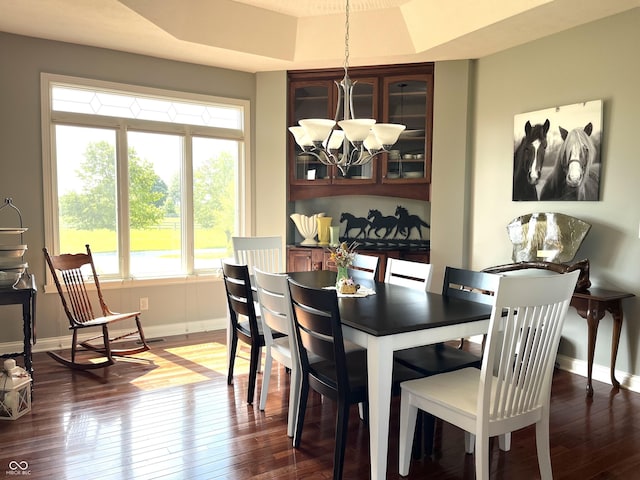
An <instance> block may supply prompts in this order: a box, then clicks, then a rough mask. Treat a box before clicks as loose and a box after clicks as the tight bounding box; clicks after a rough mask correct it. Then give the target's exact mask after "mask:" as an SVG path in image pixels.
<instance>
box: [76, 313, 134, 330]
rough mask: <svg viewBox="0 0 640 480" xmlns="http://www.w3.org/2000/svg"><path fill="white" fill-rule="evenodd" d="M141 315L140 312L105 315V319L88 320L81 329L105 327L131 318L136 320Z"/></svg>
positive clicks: (81, 325)
mask: <svg viewBox="0 0 640 480" xmlns="http://www.w3.org/2000/svg"><path fill="white" fill-rule="evenodd" d="M138 315H140V312H127V313H114V314H112V315H105V316H104V317H96V318H92V319H91V320H87V321H86V322H83V323H82V324H80V325H79V326H80V327H95V326H100V325H104V324H105V323H113V322H118V321H120V320H127V319H129V318H135V317H136V316H138Z"/></svg>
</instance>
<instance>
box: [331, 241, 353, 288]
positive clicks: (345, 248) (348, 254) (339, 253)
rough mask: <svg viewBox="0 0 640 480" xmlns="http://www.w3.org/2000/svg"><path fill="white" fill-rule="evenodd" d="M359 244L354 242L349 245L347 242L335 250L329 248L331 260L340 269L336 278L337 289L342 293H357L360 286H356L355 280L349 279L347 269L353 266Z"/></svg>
mask: <svg viewBox="0 0 640 480" xmlns="http://www.w3.org/2000/svg"><path fill="white" fill-rule="evenodd" d="M357 246H358V243H357V242H353V243H351V244H350V245H347V243H346V242H342V243H341V244H340V245H338V246H337V247H335V248H329V251H330V252H331V255H330V257H329V258H330V260H331V261H332V262H334V263H335V264H336V267H337V268H338V275H337V276H336V289H337V290H338V292H340V293H356V290H357V289H358V285H356V284H355V283H354V281H353V279H351V278H349V273H348V272H347V268H348V267H350V266H351V265H353V260H354V259H355V258H356V255H357V253H356V247H357Z"/></svg>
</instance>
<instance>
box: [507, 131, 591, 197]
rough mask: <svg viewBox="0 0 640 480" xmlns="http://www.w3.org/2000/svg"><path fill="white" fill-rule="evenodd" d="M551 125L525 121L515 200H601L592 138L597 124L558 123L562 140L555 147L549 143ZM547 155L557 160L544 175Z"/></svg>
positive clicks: (516, 162) (515, 163)
mask: <svg viewBox="0 0 640 480" xmlns="http://www.w3.org/2000/svg"><path fill="white" fill-rule="evenodd" d="M550 128H551V124H550V122H549V120H548V119H547V120H546V121H545V122H544V123H541V124H540V123H538V124H535V125H532V124H531V123H530V122H529V121H527V123H526V124H525V126H524V132H525V135H524V137H523V138H522V141H521V142H520V144H519V145H518V148H516V150H515V152H514V155H513V200H520V201H532V200H533V201H536V200H598V197H599V193H598V190H599V177H600V171H599V163H598V162H597V159H596V157H597V149H596V146H595V144H594V142H593V139H592V137H591V134H592V132H593V124H592V123H588V124H587V125H585V126H584V127H578V128H574V129H572V130H566V129H564V128H563V127H562V126H558V127H557V128H558V131H559V133H560V137H561V139H562V143H561V144H560V146H559V148H554V149H551V148H549V145H548V143H547V135H548V133H549V131H550ZM546 157H549V158H552V159H554V163H553V164H552V165H551V166H549V167H547V168H546V170H549V171H550V173H549V174H548V175H546V176H543V174H542V169H543V167H544V163H545V161H546V160H547V158H546ZM538 192H539V193H538Z"/></svg>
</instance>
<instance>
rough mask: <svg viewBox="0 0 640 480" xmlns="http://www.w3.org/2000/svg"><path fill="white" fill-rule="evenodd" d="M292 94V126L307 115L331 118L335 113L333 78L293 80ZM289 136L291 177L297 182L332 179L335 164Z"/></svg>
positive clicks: (307, 116) (309, 116) (290, 106)
mask: <svg viewBox="0 0 640 480" xmlns="http://www.w3.org/2000/svg"><path fill="white" fill-rule="evenodd" d="M291 88H292V95H291V97H290V98H291V99H292V101H291V102H290V105H289V108H290V111H289V123H290V126H294V125H298V121H299V120H302V119H304V118H330V119H333V118H334V115H335V85H334V84H333V82H332V81H329V80H326V81H317V82H313V81H308V82H306V81H302V82H297V83H295V84H293V83H292V85H291ZM287 135H288V138H289V152H291V153H290V154H289V156H290V159H291V161H292V162H293V164H292V168H291V179H290V181H292V182H294V183H301V182H302V183H304V182H307V181H309V182H320V183H328V182H329V181H330V178H331V174H332V169H331V167H329V166H327V165H324V164H322V163H321V162H320V161H319V160H318V159H317V158H315V157H314V156H313V155H310V154H308V153H303V152H302V149H301V148H300V146H298V144H297V143H296V142H295V140H294V139H293V135H291V133H289V132H287Z"/></svg>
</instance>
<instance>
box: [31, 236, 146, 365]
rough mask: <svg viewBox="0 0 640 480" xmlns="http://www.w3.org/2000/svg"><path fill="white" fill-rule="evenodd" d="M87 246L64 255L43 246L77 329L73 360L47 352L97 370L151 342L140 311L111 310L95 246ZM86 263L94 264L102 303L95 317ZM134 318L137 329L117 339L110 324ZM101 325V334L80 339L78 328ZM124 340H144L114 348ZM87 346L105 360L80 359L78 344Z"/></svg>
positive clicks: (72, 345) (70, 322)
mask: <svg viewBox="0 0 640 480" xmlns="http://www.w3.org/2000/svg"><path fill="white" fill-rule="evenodd" d="M86 247H87V253H78V254H62V255H49V252H48V251H47V248H46V247H45V248H43V249H42V251H43V252H44V257H45V259H46V261H47V264H48V265H49V269H50V270H51V274H52V275H53V280H54V281H55V284H56V288H57V289H58V293H59V294H60V299H61V300H62V306H63V307H64V311H65V313H66V314H67V317H68V319H69V325H70V327H69V328H70V329H71V330H73V340H72V344H71V360H69V359H67V358H64V357H62V356H61V355H59V354H57V353H55V352H47V353H48V354H49V355H50V356H51V357H52V358H53V359H54V360H56V361H58V362H60V363H62V364H63V365H66V366H68V367H71V368H74V369H80V370H87V369H94V368H102V367H108V366H109V365H113V364H114V363H115V360H114V358H113V357H114V356H125V355H132V354H135V353H140V352H144V351H146V350H149V345H147V342H146V340H145V338H144V333H143V331H142V325H141V324H140V312H128V313H116V312H112V311H111V310H109V307H108V306H107V304H106V303H105V302H104V299H103V297H102V291H101V290H100V282H99V281H98V275H97V273H96V269H95V265H94V263H93V256H92V255H91V249H90V248H89V245H87V246H86ZM85 265H90V266H91V273H92V276H93V282H94V284H95V289H96V292H97V296H98V300H99V302H100V308H101V310H102V312H101V316H97V317H96V316H95V315H94V313H93V307H92V302H91V298H90V296H89V295H88V292H87V287H86V285H85V281H84V275H83V273H82V271H81V268H82V267H83V266H85ZM60 279H62V281H63V282H64V287H65V288H64V289H63V286H62V285H61V283H60ZM128 319H134V320H135V323H136V327H137V328H136V330H134V331H131V332H129V333H126V334H123V335H119V336H118V337H116V338H110V336H109V325H111V324H112V323H115V322H119V321H121V320H128ZM91 327H94V328H95V327H99V328H101V329H102V334H101V335H96V336H94V337H91V338H88V339H86V340H81V341H78V331H79V330H81V329H84V328H91ZM100 338H102V341H101V342H94V341H95V340H97V339H100ZM124 339H135V340H138V341H139V342H140V346H136V347H134V348H128V349H114V348H112V344H113V343H114V342H117V341H121V340H124ZM79 346H80V347H84V348H85V349H87V350H91V351H93V352H99V353H101V354H102V355H103V356H105V357H106V359H105V360H104V361H96V362H78V361H76V354H77V352H78V347H79Z"/></svg>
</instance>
